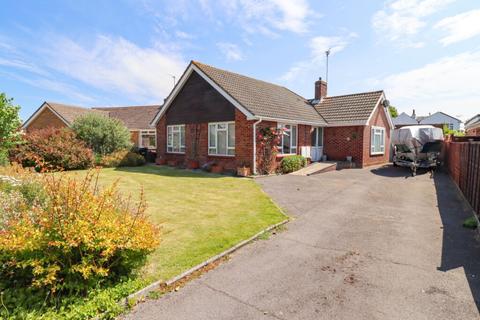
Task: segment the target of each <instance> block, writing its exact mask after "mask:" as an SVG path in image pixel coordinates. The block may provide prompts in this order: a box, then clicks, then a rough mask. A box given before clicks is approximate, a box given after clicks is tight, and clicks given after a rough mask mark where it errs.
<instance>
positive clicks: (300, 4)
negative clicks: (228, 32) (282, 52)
mask: <svg viewBox="0 0 480 320" xmlns="http://www.w3.org/2000/svg"><path fill="white" fill-rule="evenodd" d="M202 2H203V6H205V0H204V1H202ZM221 3H222V7H223V9H224V11H225V13H226V14H227V16H228V17H230V18H233V19H234V20H236V21H238V23H239V25H240V26H241V27H242V28H243V29H244V30H246V31H247V32H249V33H261V34H264V35H267V36H270V37H275V36H278V34H277V32H276V31H290V32H294V33H305V32H307V30H308V26H309V22H308V20H307V18H308V17H309V16H310V15H311V14H312V12H313V11H312V9H311V8H310V6H309V5H308V2H307V1H306V0H263V1H258V0H223V1H222V2H221ZM210 5H212V4H210Z"/></svg>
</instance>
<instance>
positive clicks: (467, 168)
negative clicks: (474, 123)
mask: <svg viewBox="0 0 480 320" xmlns="http://www.w3.org/2000/svg"><path fill="white" fill-rule="evenodd" d="M445 146H446V147H445V151H446V154H445V160H446V164H447V168H448V171H449V172H450V175H451V176H452V178H453V180H454V181H455V183H456V184H457V185H458V187H459V188H460V190H461V191H462V192H463V194H464V195H465V198H466V199H467V200H468V202H470V204H471V205H472V208H473V209H474V210H475V212H476V213H477V215H480V137H462V138H455V137H452V138H450V139H449V140H447V142H446V144H445Z"/></svg>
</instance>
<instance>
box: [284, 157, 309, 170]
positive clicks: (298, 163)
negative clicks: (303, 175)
mask: <svg viewBox="0 0 480 320" xmlns="http://www.w3.org/2000/svg"><path fill="white" fill-rule="evenodd" d="M280 165H281V168H282V172H283V173H290V172H294V171H297V170H300V169H301V168H303V167H305V166H306V165H307V159H306V158H305V157H303V156H287V157H285V158H283V159H282V162H281V163H280Z"/></svg>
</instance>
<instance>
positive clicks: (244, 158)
mask: <svg viewBox="0 0 480 320" xmlns="http://www.w3.org/2000/svg"><path fill="white" fill-rule="evenodd" d="M253 123H254V121H248V120H247V119H246V117H245V115H244V114H243V113H241V112H240V111H238V110H236V111H235V156H234V157H227V156H212V155H208V123H199V124H194V123H191V124H186V125H185V149H186V150H185V154H172V153H167V152H166V144H167V140H166V139H167V126H166V122H165V116H163V117H162V118H161V119H160V120H159V122H158V124H157V159H161V160H165V161H172V160H175V161H176V162H177V165H179V166H185V165H186V161H187V160H189V159H195V160H198V161H199V162H200V165H203V164H205V163H207V162H215V163H217V164H219V165H221V166H223V168H224V169H225V170H235V169H236V167H237V166H239V165H242V164H246V165H247V166H250V167H251V166H252V160H253V151H252V150H253V140H252V134H253V131H252V130H253V129H252V128H253V127H252V126H253ZM196 130H198V134H197V137H198V142H197V155H196V156H195V155H194V141H195V139H196V133H195V131H196Z"/></svg>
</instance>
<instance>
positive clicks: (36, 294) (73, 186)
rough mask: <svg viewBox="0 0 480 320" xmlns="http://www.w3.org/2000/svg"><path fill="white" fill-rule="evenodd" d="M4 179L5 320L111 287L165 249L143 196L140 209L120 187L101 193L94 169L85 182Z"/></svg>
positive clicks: (0, 287) (1, 272)
mask: <svg viewBox="0 0 480 320" xmlns="http://www.w3.org/2000/svg"><path fill="white" fill-rule="evenodd" d="M1 177H2V180H1V183H2V184H1V186H0V188H1V189H0V213H3V214H1V217H3V220H0V222H2V223H0V234H1V237H0V291H1V292H2V300H3V301H2V308H0V318H3V316H7V315H8V314H9V313H10V311H9V310H18V309H19V308H23V309H24V310H31V309H32V308H33V309H40V310H41V309H42V308H43V307H47V308H55V306H58V305H59V304H63V305H64V304H65V303H66V302H68V301H70V302H71V301H74V300H76V299H78V297H84V298H86V297H88V296H89V294H90V292H91V290H92V289H101V288H106V287H111V286H112V285H114V284H117V283H119V282H121V281H124V280H126V279H128V278H129V277H130V276H131V275H132V272H133V271H135V270H138V268H140V267H141V266H142V265H143V264H144V263H145V261H146V257H147V255H148V254H149V253H150V252H151V251H152V250H153V249H155V248H156V247H157V246H158V243H159V239H158V237H159V233H158V232H159V230H158V228H157V227H156V226H154V225H153V224H151V223H150V222H149V220H148V217H147V216H146V214H145V210H146V205H145V202H144V200H143V199H142V197H141V199H140V202H139V204H138V206H132V205H131V204H130V203H129V201H125V200H123V199H122V198H121V197H120V196H119V194H118V192H117V189H116V184H114V185H112V186H110V187H108V188H105V189H102V190H99V189H98V187H97V184H96V182H95V181H96V177H95V175H94V174H93V173H91V172H90V173H88V174H87V175H86V176H85V178H84V179H77V178H76V177H70V176H67V175H65V174H62V173H61V174H52V175H39V174H35V173H32V172H28V171H21V170H18V171H17V172H14V173H9V174H7V175H3V176H1ZM8 184H9V186H7V185H8ZM24 185H27V187H25V186H24ZM109 301H110V300H109ZM60 311H62V310H60ZM18 318H23V317H21V316H20V315H19V316H18Z"/></svg>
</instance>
